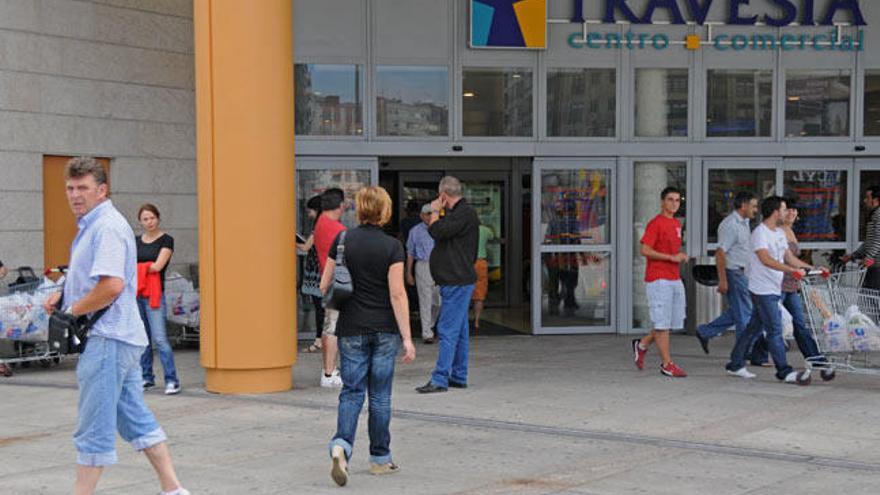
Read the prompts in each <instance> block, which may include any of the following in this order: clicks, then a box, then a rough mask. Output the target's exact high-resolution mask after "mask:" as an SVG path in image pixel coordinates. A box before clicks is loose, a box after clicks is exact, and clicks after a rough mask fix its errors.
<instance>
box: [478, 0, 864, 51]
mask: <svg viewBox="0 0 880 495" xmlns="http://www.w3.org/2000/svg"><path fill="white" fill-rule="evenodd" d="M589 1H594V2H598V3H599V6H600V7H602V8H603V9H604V10H603V11H602V12H603V15H602V18H601V19H586V18H585V17H584V3H585V2H589ZM768 1H769V2H770V3H771V4H773V6H774V7H776V9H775V11H773V12H766V13H760V14H759V13H750V12H751V11H750V10H749V3H750V0H649V1H648V2H647V5H646V6H645V8H644V11H643V12H641V13H638V12H636V11H635V10H634V8H633V4H634V3H636V2H634V1H633V0H572V1H571V5H572V15H571V17H569V18H566V19H549V18H548V17H547V0H471V2H470V4H471V40H470V46H471V47H472V48H506V49H511V48H512V49H517V48H520V49H523V48H525V49H545V48H546V47H547V26H548V24H576V25H579V29H578V30H577V31H574V32H572V33H571V34H570V35H569V36H568V38H567V43H568V45H569V46H570V47H572V48H578V49H580V48H587V49H629V50H642V49H654V50H665V49H667V48H669V47H670V46H675V45H679V46H683V47H685V48H687V49H689V50H699V49H702V48H709V49H714V50H718V51H728V50H732V51H742V50H782V51H791V50H808V49H809V50H815V51H841V52H847V51H863V50H864V41H865V33H864V30H863V29H861V26H865V25H867V23H866V22H865V18H864V15H863V14H862V9H861V6H860V4H859V0H768ZM639 3H644V2H639ZM713 6H714V7H715V8H716V10H717V9H719V8H722V9H724V14H725V18H724V21H720V22H715V21H707V19H708V18H709V12H710V9H712V7H713ZM660 12H663V13H665V14H666V17H667V18H668V19H670V20H669V21H659V20H656V21H655V19H654V18H655V16H657V17H659V15H658V13H660ZM686 14H687V16H686ZM841 19H847V21H846V22H841V21H840V20H841ZM614 24H623V25H631V26H653V25H659V24H665V25H670V24H671V25H690V26H695V27H694V28H693V30H692V31H693V32H691V33H690V34H686V35H684V37H683V38H682V39H673V37H672V36H671V35H670V34H669V33H668V31H669V30H668V29H667V30H666V32H651V31H650V30H647V29H643V28H640V29H638V30H633V29H628V30H627V31H626V32H625V33H622V34H621V33H620V32H619V31H614V32H609V31H608V30H607V29H605V30H602V31H601V32H600V31H596V30H594V29H593V30H591V28H596V27H597V26H602V25H614ZM723 26H753V27H754V28H755V29H756V32H754V33H749V34H744V33H742V32H739V31H738V32H737V33H736V34H726V33H717V30H718V28H720V27H723ZM814 26H828V27H829V28H830V29H828V30H824V31H822V32H819V33H817V32H815V28H814V29H812V30H807V29H804V28H808V27H814ZM849 26H856V28H855V29H846V30H845V28H847V27H849ZM768 28H781V30H780V31H776V30H775V29H774V30H771V29H768ZM798 28H800V29H798ZM853 31H855V32H853Z"/></svg>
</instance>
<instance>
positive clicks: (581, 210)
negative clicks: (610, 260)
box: [541, 169, 611, 244]
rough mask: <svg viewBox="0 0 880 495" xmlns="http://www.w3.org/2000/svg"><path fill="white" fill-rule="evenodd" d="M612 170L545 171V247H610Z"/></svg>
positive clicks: (543, 183) (543, 213)
mask: <svg viewBox="0 0 880 495" xmlns="http://www.w3.org/2000/svg"><path fill="white" fill-rule="evenodd" d="M609 174H610V172H609V171H608V170H603V169H600V170H589V169H571V170H545V171H544V172H543V175H542V176H541V237H542V238H543V243H544V244H610V243H611V224H610V219H609V214H610V210H609V208H610V205H611V203H610V201H611V198H609V195H608V177H609Z"/></svg>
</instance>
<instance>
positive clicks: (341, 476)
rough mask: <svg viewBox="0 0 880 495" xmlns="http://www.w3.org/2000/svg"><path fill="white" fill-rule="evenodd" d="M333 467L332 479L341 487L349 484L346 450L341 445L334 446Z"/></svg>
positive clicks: (332, 454) (331, 453) (331, 470)
mask: <svg viewBox="0 0 880 495" xmlns="http://www.w3.org/2000/svg"><path fill="white" fill-rule="evenodd" d="M330 457H331V458H332V459H333V465H332V466H330V477H331V478H333V481H335V482H336V484H337V485H339V486H345V484H346V483H348V460H346V459H345V449H343V448H342V446H341V445H334V446H333V450H332V451H331V452H330Z"/></svg>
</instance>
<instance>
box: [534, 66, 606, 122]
mask: <svg viewBox="0 0 880 495" xmlns="http://www.w3.org/2000/svg"><path fill="white" fill-rule="evenodd" d="M616 117H617V71H616V70H615V69H547V135H548V136H550V137H613V136H614V135H615V131H616V123H617V118H616Z"/></svg>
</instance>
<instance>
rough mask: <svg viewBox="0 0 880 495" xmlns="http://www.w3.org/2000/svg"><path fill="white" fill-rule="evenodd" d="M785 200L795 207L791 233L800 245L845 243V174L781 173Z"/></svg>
mask: <svg viewBox="0 0 880 495" xmlns="http://www.w3.org/2000/svg"><path fill="white" fill-rule="evenodd" d="M785 197H786V198H789V199H790V200H792V201H793V202H794V204H795V206H797V208H798V221H797V223H795V225H794V231H795V234H796V235H797V237H798V240H799V241H800V242H844V241H845V240H846V172H845V171H842V170H799V171H791V172H785Z"/></svg>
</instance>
